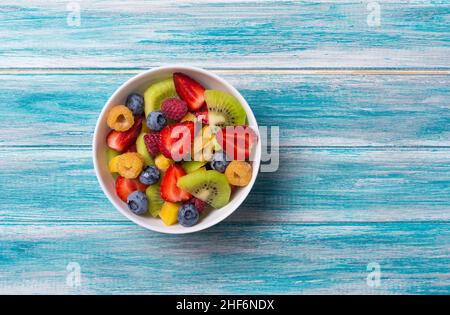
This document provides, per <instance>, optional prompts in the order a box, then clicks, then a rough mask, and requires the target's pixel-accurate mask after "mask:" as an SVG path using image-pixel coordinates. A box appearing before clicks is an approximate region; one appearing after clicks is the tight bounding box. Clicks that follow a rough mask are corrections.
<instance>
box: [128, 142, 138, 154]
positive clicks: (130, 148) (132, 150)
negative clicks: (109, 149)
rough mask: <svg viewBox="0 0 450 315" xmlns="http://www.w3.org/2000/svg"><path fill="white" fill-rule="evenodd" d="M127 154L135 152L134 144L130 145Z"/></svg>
mask: <svg viewBox="0 0 450 315" xmlns="http://www.w3.org/2000/svg"><path fill="white" fill-rule="evenodd" d="M127 152H137V148H136V143H134V144H132V145H130V146H129V147H128V149H127Z"/></svg>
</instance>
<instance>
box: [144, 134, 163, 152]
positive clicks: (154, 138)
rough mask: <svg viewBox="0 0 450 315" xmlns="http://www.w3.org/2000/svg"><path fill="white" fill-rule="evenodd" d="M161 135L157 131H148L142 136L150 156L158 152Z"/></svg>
mask: <svg viewBox="0 0 450 315" xmlns="http://www.w3.org/2000/svg"><path fill="white" fill-rule="evenodd" d="M160 142H161V137H160V135H159V132H158V131H150V132H148V133H147V134H146V135H145V136H144V143H145V146H146V147H147V151H148V153H149V154H150V155H151V156H155V155H157V154H158V153H159V143H160Z"/></svg>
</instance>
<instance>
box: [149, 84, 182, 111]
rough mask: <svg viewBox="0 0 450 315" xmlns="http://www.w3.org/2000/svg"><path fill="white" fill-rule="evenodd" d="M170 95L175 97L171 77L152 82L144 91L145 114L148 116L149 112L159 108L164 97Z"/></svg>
mask: <svg viewBox="0 0 450 315" xmlns="http://www.w3.org/2000/svg"><path fill="white" fill-rule="evenodd" d="M172 97H177V92H176V90H175V84H174V82H173V79H172V78H168V79H165V80H163V81H159V82H156V83H154V84H152V85H151V86H150V87H149V88H148V89H147V90H146V91H145V93H144V99H145V116H148V115H149V114H150V113H151V112H154V111H157V110H160V108H161V103H162V102H163V101H164V100H165V99H167V98H172Z"/></svg>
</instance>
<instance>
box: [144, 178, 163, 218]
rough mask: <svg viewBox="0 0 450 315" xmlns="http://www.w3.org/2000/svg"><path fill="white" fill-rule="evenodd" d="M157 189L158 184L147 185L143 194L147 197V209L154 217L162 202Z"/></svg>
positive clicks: (157, 213)
mask: <svg viewBox="0 0 450 315" xmlns="http://www.w3.org/2000/svg"><path fill="white" fill-rule="evenodd" d="M159 189H160V186H159V185H156V184H155V185H151V186H148V187H147V189H146V190H145V194H146V195H147V199H148V211H149V212H150V214H151V215H152V216H153V217H155V218H156V217H157V216H158V215H159V212H160V211H161V207H162V205H163V203H164V200H163V199H162V198H161V194H160V193H159Z"/></svg>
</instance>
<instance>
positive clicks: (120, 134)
mask: <svg viewBox="0 0 450 315" xmlns="http://www.w3.org/2000/svg"><path fill="white" fill-rule="evenodd" d="M141 127H142V118H136V121H135V122H134V125H133V127H131V128H130V129H128V130H127V131H115V130H111V132H110V133H109V134H108V135H107V136H106V144H107V145H108V147H110V148H111V149H113V150H116V151H118V152H123V151H125V149H126V148H128V147H129V146H130V145H132V144H133V143H134V142H135V141H136V138H137V137H138V136H139V132H140V131H141Z"/></svg>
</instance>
